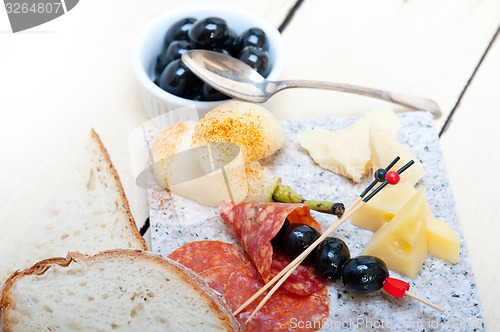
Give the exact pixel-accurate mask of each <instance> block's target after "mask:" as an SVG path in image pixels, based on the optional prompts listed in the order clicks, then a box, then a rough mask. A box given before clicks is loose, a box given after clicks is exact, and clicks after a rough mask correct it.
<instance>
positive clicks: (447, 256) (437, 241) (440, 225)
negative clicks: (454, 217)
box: [426, 203, 460, 264]
mask: <svg viewBox="0 0 500 332" xmlns="http://www.w3.org/2000/svg"><path fill="white" fill-rule="evenodd" d="M426 216H427V218H426V222H427V251H428V253H429V255H432V256H434V257H437V258H439V259H442V260H445V261H447V262H450V263H453V264H456V263H458V257H459V256H460V238H459V237H458V235H457V234H456V233H455V232H454V231H453V229H451V227H450V225H448V224H447V223H446V221H444V220H441V219H437V218H436V217H434V215H433V214H432V212H431V209H430V207H429V204H428V203H427V204H426Z"/></svg>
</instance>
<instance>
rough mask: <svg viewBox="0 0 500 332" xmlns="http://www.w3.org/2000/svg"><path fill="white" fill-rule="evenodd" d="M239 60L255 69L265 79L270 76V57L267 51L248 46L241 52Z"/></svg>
mask: <svg viewBox="0 0 500 332" xmlns="http://www.w3.org/2000/svg"><path fill="white" fill-rule="evenodd" d="M238 59H240V60H241V61H243V62H244V63H246V64H247V65H249V66H250V67H252V68H253V69H255V70H256V71H257V72H258V73H259V74H261V75H262V76H264V77H265V76H267V74H269V69H270V68H269V56H268V55H267V52H265V51H262V50H259V49H258V48H256V47H253V46H247V47H245V48H244V49H243V50H242V51H241V52H240V54H239V55H238Z"/></svg>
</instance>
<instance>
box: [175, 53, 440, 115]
mask: <svg viewBox="0 0 500 332" xmlns="http://www.w3.org/2000/svg"><path fill="white" fill-rule="evenodd" d="M182 61H183V62H184V63H185V64H186V66H187V67H188V68H189V69H191V71H192V72H193V73H195V74H196V75H197V76H198V77H199V78H201V79H202V80H203V81H205V82H206V83H208V84H210V85H211V86H213V87H214V88H216V89H217V90H219V91H220V92H222V93H224V94H226V95H228V96H231V97H233V98H237V99H241V100H246V101H251V102H256V103H262V102H265V101H266V100H268V99H269V98H270V97H271V96H272V95H273V94H275V93H276V92H278V91H281V90H283V89H288V88H316V89H327V90H336V91H342V92H349V93H355V94H358V95H363V96H368V97H373V98H378V99H382V100H386V101H390V102H393V103H396V104H400V105H404V106H406V107H409V108H412V109H415V110H421V111H429V112H431V113H432V114H433V115H434V117H435V118H438V117H440V116H441V110H440V109H439V106H438V105H437V104H436V103H435V102H434V101H432V100H430V99H427V98H420V97H415V96H411V95H407V94H402V93H395V92H389V91H383V90H378V89H370V88H365V87H361V86H355V85H350V84H340V83H332V82H321V81H306V80H287V81H269V80H267V79H265V78H264V77H262V76H261V75H260V74H259V73H257V72H256V71H255V70H254V69H252V68H251V67H250V66H249V65H247V64H246V63H244V62H243V61H241V60H238V59H235V58H233V57H231V56H228V55H225V54H222V53H217V52H212V51H205V50H190V51H187V52H186V53H184V54H183V55H182Z"/></svg>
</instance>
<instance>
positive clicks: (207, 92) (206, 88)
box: [201, 83, 229, 101]
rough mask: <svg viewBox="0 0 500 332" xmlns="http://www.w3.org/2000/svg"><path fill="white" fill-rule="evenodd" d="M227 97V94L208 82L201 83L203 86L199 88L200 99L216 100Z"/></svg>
mask: <svg viewBox="0 0 500 332" xmlns="http://www.w3.org/2000/svg"><path fill="white" fill-rule="evenodd" d="M225 99H229V97H228V96H226V95H225V94H223V93H222V92H220V91H219V90H217V89H216V88H214V87H212V86H211V85H210V84H207V83H203V88H202V90H201V100H205V101H217V100H225Z"/></svg>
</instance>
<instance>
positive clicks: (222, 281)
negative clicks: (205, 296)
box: [198, 264, 245, 295]
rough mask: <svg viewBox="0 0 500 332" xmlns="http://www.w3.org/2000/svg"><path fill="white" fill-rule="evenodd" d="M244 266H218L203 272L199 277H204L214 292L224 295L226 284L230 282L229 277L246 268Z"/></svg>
mask: <svg viewBox="0 0 500 332" xmlns="http://www.w3.org/2000/svg"><path fill="white" fill-rule="evenodd" d="M244 265H245V264H242V265H238V266H235V265H226V266H217V267H213V268H211V269H206V270H204V271H202V272H199V273H198V275H199V276H201V277H203V279H204V280H205V281H206V283H207V284H208V285H209V286H210V287H211V288H212V289H214V290H216V291H217V292H219V293H220V294H222V295H224V289H225V288H226V284H227V282H228V280H229V277H230V276H231V274H233V272H235V271H236V270H238V269H239V268H241V267H242V266H244Z"/></svg>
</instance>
